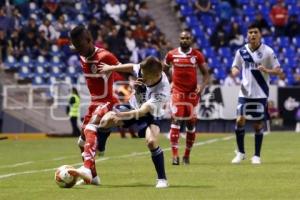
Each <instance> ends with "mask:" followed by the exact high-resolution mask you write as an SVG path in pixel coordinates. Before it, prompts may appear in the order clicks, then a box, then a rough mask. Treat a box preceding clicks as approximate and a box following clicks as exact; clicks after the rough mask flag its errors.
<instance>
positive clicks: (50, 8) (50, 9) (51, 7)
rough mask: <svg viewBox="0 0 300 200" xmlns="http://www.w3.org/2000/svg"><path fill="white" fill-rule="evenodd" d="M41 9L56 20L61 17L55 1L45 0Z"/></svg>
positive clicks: (58, 6)
mask: <svg viewBox="0 0 300 200" xmlns="http://www.w3.org/2000/svg"><path fill="white" fill-rule="evenodd" d="M42 7H43V10H44V12H45V13H47V14H52V15H53V16H54V17H55V18H56V19H57V18H59V16H61V15H62V11H61V9H60V5H59V3H58V1H56V0H46V1H44V3H43V6H42Z"/></svg>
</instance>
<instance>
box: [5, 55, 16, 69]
mask: <svg viewBox="0 0 300 200" xmlns="http://www.w3.org/2000/svg"><path fill="white" fill-rule="evenodd" d="M18 67H19V63H18V62H17V60H16V59H15V57H13V56H11V55H9V56H7V58H6V60H5V61H4V69H5V70H14V69H17V68H18Z"/></svg>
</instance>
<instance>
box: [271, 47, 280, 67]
mask: <svg viewBox="0 0 300 200" xmlns="http://www.w3.org/2000/svg"><path fill="white" fill-rule="evenodd" d="M268 60H269V65H270V67H271V68H275V67H280V64H279V61H278V58H277V56H276V55H275V53H274V51H273V50H271V51H270V55H269V59H268Z"/></svg>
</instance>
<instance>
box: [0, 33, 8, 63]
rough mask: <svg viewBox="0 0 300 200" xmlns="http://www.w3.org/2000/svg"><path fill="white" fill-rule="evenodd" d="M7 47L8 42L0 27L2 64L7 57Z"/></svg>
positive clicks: (0, 56) (0, 58)
mask: <svg viewBox="0 0 300 200" xmlns="http://www.w3.org/2000/svg"><path fill="white" fill-rule="evenodd" d="M7 48H8V42H7V38H6V34H5V31H4V30H1V29H0V64H2V62H3V61H4V60H5V59H6V57H7Z"/></svg>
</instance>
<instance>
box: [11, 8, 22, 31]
mask: <svg viewBox="0 0 300 200" xmlns="http://www.w3.org/2000/svg"><path fill="white" fill-rule="evenodd" d="M10 21H11V22H10V25H11V28H10V29H11V31H10V32H12V31H13V30H20V29H21V27H22V16H21V13H20V11H19V10H18V9H17V8H14V9H13V10H12V17H11V19H10Z"/></svg>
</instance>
